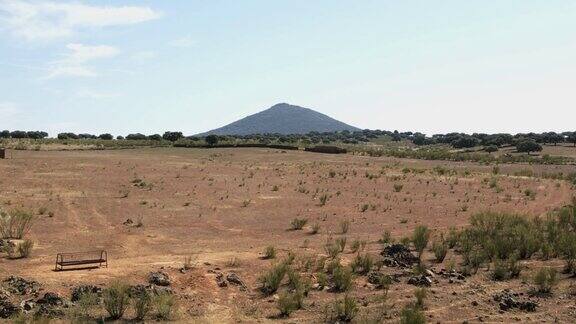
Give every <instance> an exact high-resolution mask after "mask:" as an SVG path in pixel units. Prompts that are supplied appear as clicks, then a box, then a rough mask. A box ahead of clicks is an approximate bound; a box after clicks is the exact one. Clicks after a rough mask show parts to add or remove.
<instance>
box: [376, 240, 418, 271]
mask: <svg viewBox="0 0 576 324" xmlns="http://www.w3.org/2000/svg"><path fill="white" fill-rule="evenodd" d="M381 254H382V255H383V256H384V260H383V263H384V265H385V266H388V267H403V268H409V267H411V266H412V265H413V264H414V263H416V262H418V258H417V257H416V256H415V255H413V254H412V252H410V249H409V248H408V247H407V246H406V245H404V244H398V243H396V244H389V245H388V246H386V247H384V249H383V250H382V253H381Z"/></svg>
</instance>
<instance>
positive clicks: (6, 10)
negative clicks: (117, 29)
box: [0, 0, 161, 41]
mask: <svg viewBox="0 0 576 324" xmlns="http://www.w3.org/2000/svg"><path fill="white" fill-rule="evenodd" d="M160 17H161V13H160V12H158V11H154V10H153V9H151V8H149V7H136V6H122V7H113V6H102V7H98V6H90V5H85V4H82V3H61V2H51V1H29V0H28V1H27V0H0V26H2V27H3V29H6V30H8V31H9V32H11V33H12V34H13V35H14V36H16V37H19V38H24V39H26V40H28V41H34V40H51V39H57V38H63V37H69V36H72V35H74V34H75V33H77V32H78V31H79V30H81V29H85V28H99V27H110V26H120V25H132V24H137V23H141V22H145V21H149V20H153V19H158V18H160Z"/></svg>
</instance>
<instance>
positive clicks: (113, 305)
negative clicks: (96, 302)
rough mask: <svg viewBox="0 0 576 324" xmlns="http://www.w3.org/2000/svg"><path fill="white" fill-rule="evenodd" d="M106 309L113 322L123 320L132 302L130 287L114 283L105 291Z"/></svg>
mask: <svg viewBox="0 0 576 324" xmlns="http://www.w3.org/2000/svg"><path fill="white" fill-rule="evenodd" d="M103 296H104V308H105V309H106V311H107V312H108V314H109V315H110V318H111V319H113V320H116V319H119V318H122V315H124V312H125V311H126V308H128V305H129V302H130V296H129V294H128V286H127V285H125V284H122V283H120V282H114V283H112V284H111V285H110V287H108V288H106V289H105V290H104V294H103Z"/></svg>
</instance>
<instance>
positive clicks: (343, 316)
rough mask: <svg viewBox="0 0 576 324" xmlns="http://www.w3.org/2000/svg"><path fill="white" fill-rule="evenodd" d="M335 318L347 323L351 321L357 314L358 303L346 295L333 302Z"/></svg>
mask: <svg viewBox="0 0 576 324" xmlns="http://www.w3.org/2000/svg"><path fill="white" fill-rule="evenodd" d="M333 307H334V316H335V317H336V318H335V320H336V321H337V322H338V321H341V322H344V323H347V322H351V321H352V320H353V319H354V318H355V317H356V315H357V314H358V304H357V303H356V300H354V298H352V297H350V296H348V295H346V296H344V298H343V299H340V300H337V301H335V302H334V306H333Z"/></svg>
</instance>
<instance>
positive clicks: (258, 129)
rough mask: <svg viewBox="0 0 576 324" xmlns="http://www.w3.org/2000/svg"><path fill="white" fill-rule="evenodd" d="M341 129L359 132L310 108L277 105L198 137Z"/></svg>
mask: <svg viewBox="0 0 576 324" xmlns="http://www.w3.org/2000/svg"><path fill="white" fill-rule="evenodd" d="M343 130H349V131H358V130H360V129H359V128H356V127H354V126H350V125H348V124H345V123H343V122H341V121H338V120H336V119H334V118H331V117H328V116H326V115H324V114H321V113H319V112H317V111H314V110H312V109H308V108H303V107H299V106H293V105H289V104H286V103H280V104H277V105H274V106H272V107H270V108H268V109H266V110H264V111H261V112H259V113H256V114H254V115H250V116H248V117H245V118H242V119H240V120H238V121H235V122H233V123H231V124H228V125H226V126H223V127H220V128H217V129H213V130H211V131H209V132H206V133H203V134H199V135H200V136H205V135H211V134H214V135H251V134H266V133H279V134H306V133H309V132H335V131H343Z"/></svg>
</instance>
